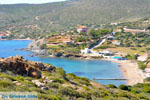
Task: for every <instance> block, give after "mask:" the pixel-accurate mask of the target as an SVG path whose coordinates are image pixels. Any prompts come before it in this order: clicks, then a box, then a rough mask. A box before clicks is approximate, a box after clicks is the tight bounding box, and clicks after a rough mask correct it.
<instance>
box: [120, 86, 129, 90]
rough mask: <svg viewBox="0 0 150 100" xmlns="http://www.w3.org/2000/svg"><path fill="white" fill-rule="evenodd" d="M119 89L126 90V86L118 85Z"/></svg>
mask: <svg viewBox="0 0 150 100" xmlns="http://www.w3.org/2000/svg"><path fill="white" fill-rule="evenodd" d="M119 89H121V90H128V86H126V85H120V86H119Z"/></svg>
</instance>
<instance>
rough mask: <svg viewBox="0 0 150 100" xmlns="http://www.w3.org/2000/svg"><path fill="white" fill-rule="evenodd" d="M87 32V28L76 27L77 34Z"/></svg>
mask: <svg viewBox="0 0 150 100" xmlns="http://www.w3.org/2000/svg"><path fill="white" fill-rule="evenodd" d="M87 31H88V27H87V26H78V27H77V32H78V33H86V32H87Z"/></svg>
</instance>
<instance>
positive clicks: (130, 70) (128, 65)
mask: <svg viewBox="0 0 150 100" xmlns="http://www.w3.org/2000/svg"><path fill="white" fill-rule="evenodd" d="M109 61H112V62H116V63H118V66H119V68H120V69H121V71H122V72H123V75H124V78H125V79H127V85H131V86H133V85H135V84H137V83H143V80H144V79H145V76H144V73H143V72H142V70H140V69H138V64H137V62H136V61H131V60H109Z"/></svg>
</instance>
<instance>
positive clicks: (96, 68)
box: [0, 40, 126, 86]
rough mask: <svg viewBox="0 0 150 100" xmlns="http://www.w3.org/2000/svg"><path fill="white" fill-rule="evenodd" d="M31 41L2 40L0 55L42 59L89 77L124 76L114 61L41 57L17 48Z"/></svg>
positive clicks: (107, 82)
mask: <svg viewBox="0 0 150 100" xmlns="http://www.w3.org/2000/svg"><path fill="white" fill-rule="evenodd" d="M30 42H31V41H28V40H6V41H0V57H8V56H16V55H22V56H23V57H24V58H26V59H28V60H33V61H42V62H45V63H50V64H53V65H55V66H57V67H63V69H64V70H65V71H66V72H67V73H74V74H76V75H78V76H81V77H87V78H90V79H92V78H123V75H122V73H121V71H120V69H119V68H118V65H117V64H116V63H114V62H109V61H102V60H73V59H62V58H41V57H30V56H29V55H30V54H32V52H30V51H20V50H16V49H21V48H26V47H27V45H28V44H29V43H30ZM98 82H100V83H102V84H105V85H106V84H115V85H117V86H118V85H120V84H126V81H117V80H113V81H112V80H109V81H108V80H103V81H98Z"/></svg>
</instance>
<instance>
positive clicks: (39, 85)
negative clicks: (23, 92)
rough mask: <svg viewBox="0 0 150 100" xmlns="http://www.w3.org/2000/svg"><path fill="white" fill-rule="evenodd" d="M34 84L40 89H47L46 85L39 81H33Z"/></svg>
mask: <svg viewBox="0 0 150 100" xmlns="http://www.w3.org/2000/svg"><path fill="white" fill-rule="evenodd" d="M32 83H34V84H35V85H37V86H38V87H45V83H41V82H40V81H39V80H32Z"/></svg>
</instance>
